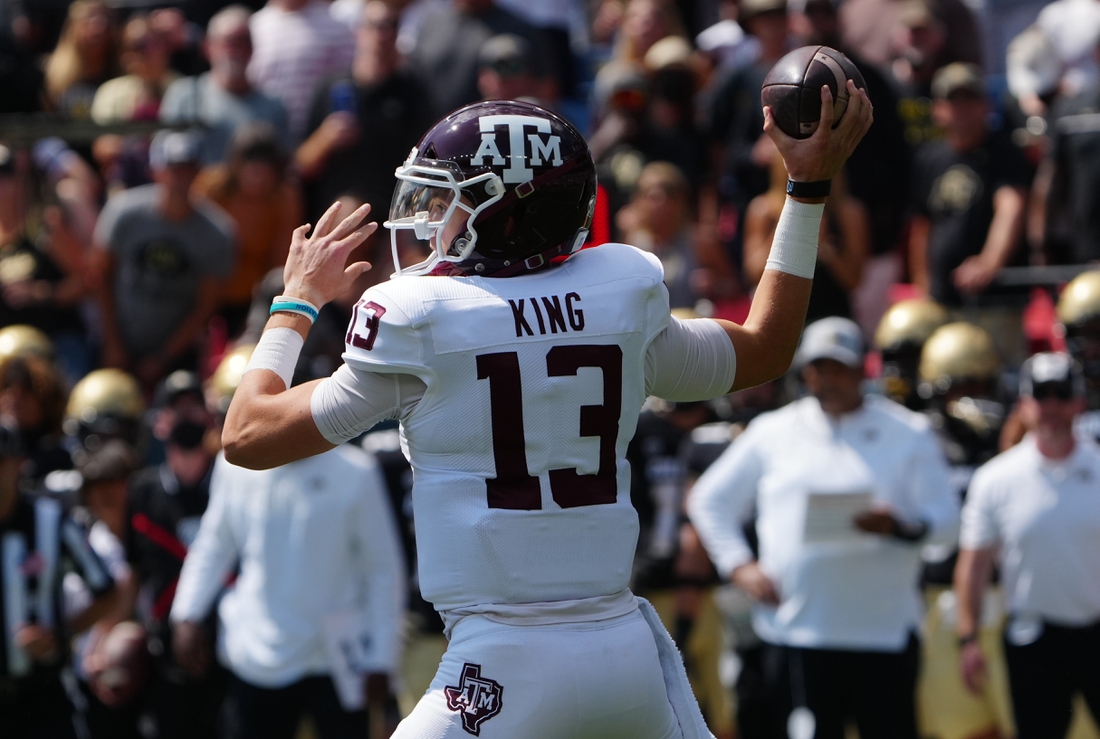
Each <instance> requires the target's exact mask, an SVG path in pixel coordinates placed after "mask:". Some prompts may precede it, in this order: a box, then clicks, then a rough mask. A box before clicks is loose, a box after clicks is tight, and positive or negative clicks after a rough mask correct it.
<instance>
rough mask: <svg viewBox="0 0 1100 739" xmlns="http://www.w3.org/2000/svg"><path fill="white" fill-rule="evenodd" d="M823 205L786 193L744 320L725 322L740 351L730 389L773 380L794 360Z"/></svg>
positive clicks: (723, 325) (806, 303)
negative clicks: (742, 321) (786, 197)
mask: <svg viewBox="0 0 1100 739" xmlns="http://www.w3.org/2000/svg"><path fill="white" fill-rule="evenodd" d="M823 210H824V198H819V199H816V202H813V201H806V200H795V199H793V198H788V199H787V201H786V203H784V205H783V211H782V213H781V214H780V216H779V222H778V224H777V225H776V227H775V235H774V236H773V237H772V244H771V250H770V252H769V254H768V260H767V267H766V269H765V270H764V274H763V276H762V277H761V278H760V284H759V285H757V288H756V295H754V296H753V300H752V307H751V308H750V309H749V316H748V318H747V319H746V320H745V325H744V326H738V325H737V324H735V323H730V322H728V321H726V322H723V323H722V327H723V328H724V329H725V330H726V333H727V335H728V336H729V337H730V341H732V342H733V346H734V349H735V350H736V353H737V365H738V368H737V377H736V378H735V380H734V383H733V387H732V388H731V392H732V391H734V390H742V389H744V388H747V387H753V386H754V385H759V384H761V383H764V382H769V381H770V380H774V379H775V378H777V377H779V376H780V375H782V374H783V373H784V372H786V371H787V369H788V368H789V367H790V366H791V360H792V359H794V354H795V351H796V350H797V349H798V340H799V339H800V338H801V336H802V325H803V324H804V323H805V321H806V308H807V306H808V305H809V302H810V289H811V288H812V287H813V274H814V268H815V265H816V264H817V242H818V233H819V231H820V228H821V215H822V211H823Z"/></svg>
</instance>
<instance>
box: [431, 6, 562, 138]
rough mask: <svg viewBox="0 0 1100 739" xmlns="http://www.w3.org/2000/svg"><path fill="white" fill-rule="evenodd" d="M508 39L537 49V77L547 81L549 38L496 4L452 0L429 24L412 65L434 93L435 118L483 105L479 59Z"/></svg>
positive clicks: (432, 101)
mask: <svg viewBox="0 0 1100 739" xmlns="http://www.w3.org/2000/svg"><path fill="white" fill-rule="evenodd" d="M503 33H510V34H515V35H517V36H522V37H523V38H525V39H527V40H528V41H529V42H530V43H531V44H532V45H533V46H534V47H535V55H534V58H535V59H536V60H538V61H539V62H540V66H539V68H538V69H537V70H536V74H535V76H536V77H538V78H539V79H540V81H541V79H542V78H543V77H545V76H546V74H547V70H546V69H545V64H546V62H547V61H548V59H549V54H548V52H547V48H546V44H545V39H544V37H543V36H542V34H541V32H540V31H539V30H538V29H536V28H535V27H533V26H531V25H530V24H528V23H527V22H526V21H524V20H522V19H521V18H519V17H518V16H515V15H513V14H512V13H510V12H509V11H507V10H505V9H504V8H502V7H500V6H498V5H497V4H496V3H495V2H494V0H451V3H450V4H449V5H447V6H445V7H441V8H440V9H439V10H438V11H436V12H435V13H433V14H431V15H429V16H427V17H425V18H424V21H423V23H422V24H421V25H420V30H419V36H418V38H417V39H416V46H415V48H414V49H413V52H412V54H411V55H410V58H409V62H410V64H411V65H412V68H413V69H414V70H415V71H416V72H417V73H418V74H419V75H420V77H421V79H423V80H424V84H425V85H427V87H428V94H429V96H430V101H431V110H430V111H428V114H429V117H435V116H439V115H443V114H444V113H447V112H449V111H451V110H454V109H455V108H458V107H460V106H462V105H465V104H466V103H473V102H476V101H477V100H480V99H481V95H480V94H479V92H478V89H477V77H478V72H477V70H478V54H479V53H480V52H481V47H482V46H483V45H484V44H485V42H486V41H488V40H489V39H490V38H492V37H493V36H497V35H500V34H503Z"/></svg>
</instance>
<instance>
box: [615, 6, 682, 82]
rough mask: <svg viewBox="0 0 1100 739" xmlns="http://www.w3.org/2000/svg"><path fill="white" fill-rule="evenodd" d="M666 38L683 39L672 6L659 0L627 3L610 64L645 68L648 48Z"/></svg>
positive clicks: (676, 15)
mask: <svg viewBox="0 0 1100 739" xmlns="http://www.w3.org/2000/svg"><path fill="white" fill-rule="evenodd" d="M668 36H679V37H681V38H683V37H684V24H683V21H682V20H681V19H680V16H679V14H678V13H677V11H676V6H675V4H674V3H669V2H663V1H662V0H628V2H626V3H625V4H624V7H623V15H622V21H621V24H620V25H619V31H618V37H617V38H616V40H615V48H614V51H613V53H612V61H613V62H618V63H625V64H630V65H633V66H635V67H637V68H638V70H639V71H641V70H643V69H644V68H645V55H646V52H648V51H649V50H650V48H651V47H652V46H653V45H654V44H655V43H657V42H658V41H660V40H661V39H663V38H667V37H668Z"/></svg>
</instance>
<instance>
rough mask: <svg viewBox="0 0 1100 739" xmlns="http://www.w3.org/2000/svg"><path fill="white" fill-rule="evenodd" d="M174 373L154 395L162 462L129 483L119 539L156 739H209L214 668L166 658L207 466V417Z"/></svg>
mask: <svg viewBox="0 0 1100 739" xmlns="http://www.w3.org/2000/svg"><path fill="white" fill-rule="evenodd" d="M182 375H189V373H182V372H177V373H173V374H172V375H169V376H168V378H166V380H165V382H164V383H162V387H161V392H160V393H158V395H159V398H158V400H159V401H160V403H159V405H160V406H161V407H160V408H159V409H158V412H157V416H158V418H157V419H156V421H155V422H154V424H155V425H156V426H162V425H163V426H168V429H167V438H166V440H165V461H164V463H163V464H158V465H153V466H150V467H146V468H145V469H143V470H142V471H141V472H139V473H137V474H136V475H135V476H134V477H133V478H132V479H131V481H130V491H129V499H128V501H127V512H126V522H127V527H126V532H125V538H124V539H123V543H124V544H125V546H126V557H127V560H128V561H129V563H130V566H131V568H132V569H133V571H134V576H135V578H136V580H137V585H138V595H137V602H136V608H137V614H138V617H139V621H140V622H141V624H142V625H143V626H144V627H145V630H146V632H147V633H148V635H149V644H150V652H151V653H152V654H153V656H154V658H155V659H154V675H153V684H152V686H151V693H150V696H149V709H150V719H151V724H152V725H153V727H154V730H155V732H156V733H155V736H157V737H158V738H160V739H168V738H174V737H179V738H180V739H183V738H184V737H196V738H198V737H213V736H214V735H215V725H216V721H217V716H218V711H219V708H220V705H221V698H222V691H223V686H224V675H223V674H222V673H221V672H220V671H218V670H212V671H211V672H210V673H208V674H206V675H204V676H202V678H201V679H199V678H195V677H192V676H191V675H189V674H187V673H186V672H185V671H184V670H183V668H182V666H181V665H180V664H179V663H178V662H177V661H176V660H175V658H174V656H173V653H172V635H171V629H170V626H169V622H168V614H169V613H170V611H171V608H172V601H173V598H174V597H175V593H176V590H177V587H178V581H179V576H180V570H181V568H182V567H183V561H184V557H185V556H186V554H187V551H188V549H189V548H190V546H191V545H192V544H193V543H194V540H195V536H196V534H197V533H198V529H199V522H200V520H201V518H202V515H203V512H204V511H205V510H206V508H207V503H208V500H209V496H210V473H211V470H212V468H213V464H214V457H213V454H212V453H211V451H210V450H209V449H208V447H207V445H206V444H205V441H206V438H207V435H208V432H209V431H210V429H211V428H212V427H213V425H214V419H213V418H212V416H211V415H210V413H209V412H208V411H207V410H206V407H205V405H204V404H203V402H202V387H201V385H200V384H199V383H198V380H197V378H194V377H193V376H190V377H183V376H182ZM192 388H197V394H198V402H191V396H192V394H193V393H192ZM218 585H219V586H220V583H218ZM208 625H210V626H212V623H211V624H208Z"/></svg>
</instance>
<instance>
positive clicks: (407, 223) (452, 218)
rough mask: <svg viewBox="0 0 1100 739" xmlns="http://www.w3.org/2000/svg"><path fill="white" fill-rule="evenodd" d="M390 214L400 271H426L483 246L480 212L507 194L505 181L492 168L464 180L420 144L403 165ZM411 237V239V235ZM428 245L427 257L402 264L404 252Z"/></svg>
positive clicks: (392, 242) (463, 257)
mask: <svg viewBox="0 0 1100 739" xmlns="http://www.w3.org/2000/svg"><path fill="white" fill-rule="evenodd" d="M395 174H396V176H397V188H396V189H395V190H394V193H393V201H392V203H391V204H390V217H389V220H387V221H386V222H385V223H384V224H383V225H384V226H385V227H386V228H388V229H389V230H390V247H391V249H392V252H393V263H394V266H395V268H396V269H397V272H396V274H397V275H423V274H427V273H429V272H431V271H432V270H433V269H435V268H436V267H437V266H438V265H439V264H440V263H441V262H452V263H458V262H462V261H464V260H466V259H467V258H469V256H470V255H471V254H472V253H473V252H474V248H475V246H476V245H477V237H478V234H477V228H476V226H475V222H476V220H477V217H478V215H480V214H481V213H482V211H484V210H485V209H486V208H488V207H490V206H492V205H493V204H494V203H496V202H498V201H499V200H500V199H501V198H502V197H504V183H503V182H501V179H500V177H499V176H498V175H497V174H495V173H494V172H492V171H489V172H484V173H481V174H478V175H475V176H473V177H470V178H468V179H463V174H462V171H461V170H460V169H459V168H458V167H457V166H456V165H454V164H453V163H452V162H448V161H445V160H439V159H425V158H421V157H418V156H417V151H416V150H415V149H414V150H413V152H412V154H410V155H409V158H408V159H407V160H406V161H405V163H404V164H403V165H401V166H400V167H398V168H397V171H396V173H395ZM410 237H411V238H410ZM412 246H416V247H419V248H420V249H421V250H422V249H423V247H424V246H427V247H428V248H429V249H430V250H431V254H430V255H429V256H428V258H427V259H425V260H423V261H421V262H419V263H417V264H414V265H412V266H411V267H408V268H404V269H403V268H402V266H401V260H400V253H401V252H402V251H406V250H407V249H408V248H409V247H412Z"/></svg>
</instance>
